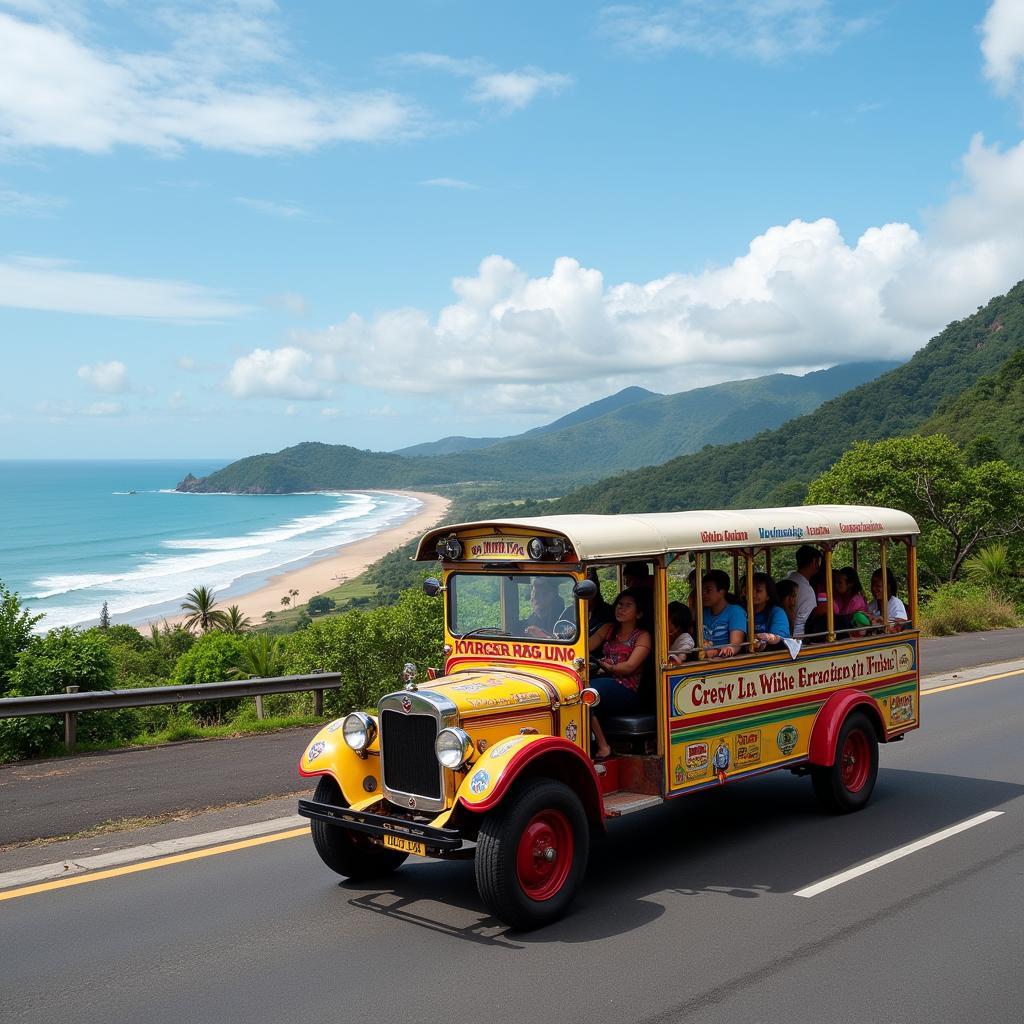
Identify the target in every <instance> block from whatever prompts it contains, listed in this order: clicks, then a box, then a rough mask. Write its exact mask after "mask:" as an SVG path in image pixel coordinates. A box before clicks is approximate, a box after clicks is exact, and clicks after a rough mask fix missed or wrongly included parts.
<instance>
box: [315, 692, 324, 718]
mask: <svg viewBox="0 0 1024 1024" xmlns="http://www.w3.org/2000/svg"><path fill="white" fill-rule="evenodd" d="M313 714H314V715H316V717H317V718H323V716H324V691H323V690H314V691H313Z"/></svg>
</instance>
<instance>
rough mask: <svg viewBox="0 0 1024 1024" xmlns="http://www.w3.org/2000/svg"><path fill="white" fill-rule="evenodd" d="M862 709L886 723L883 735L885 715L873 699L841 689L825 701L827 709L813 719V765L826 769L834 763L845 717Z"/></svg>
mask: <svg viewBox="0 0 1024 1024" xmlns="http://www.w3.org/2000/svg"><path fill="white" fill-rule="evenodd" d="M859 707H866V708H868V709H869V710H870V711H873V712H874V714H875V715H876V716H877V719H878V721H879V722H880V723H882V724H883V733H884V723H885V716H884V715H883V714H882V712H881V711H880V709H879V707H878V703H877V701H875V699H874V698H873V697H871V696H869V695H868V694H866V693H865V692H864V691H863V690H840V691H838V692H837V693H833V694H832V696H831V697H829V699H828V700H827V701H825V706H824V707H823V708H822V709H821V710H820V711H819V712H818V714H817V717H816V718H815V719H814V725H813V726H812V727H811V743H810V747H809V748H808V751H807V760H808V761H809V762H810V763H811V764H816V765H822V766H824V767H829V766H830V765H833V764H835V761H836V742H837V741H838V739H839V730H840V729H841V728H842V727H843V722H844V721H846V716H847V715H848V714H849V713H850V712H851V711H853V710H855V709H856V708H859Z"/></svg>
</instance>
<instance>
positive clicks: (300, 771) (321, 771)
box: [299, 754, 337, 781]
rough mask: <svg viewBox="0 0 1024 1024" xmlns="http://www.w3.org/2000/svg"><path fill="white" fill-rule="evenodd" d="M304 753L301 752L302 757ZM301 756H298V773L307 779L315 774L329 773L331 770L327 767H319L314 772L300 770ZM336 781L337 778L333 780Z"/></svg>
mask: <svg viewBox="0 0 1024 1024" xmlns="http://www.w3.org/2000/svg"><path fill="white" fill-rule="evenodd" d="M305 756H306V755H305V754H303V755H302V757H305ZM302 757H300V758H299V774H300V775H303V776H305V777H306V778H307V779H312V778H315V777H316V776H317V775H331V774H332V772H331V770H330V769H329V768H319V769H317V771H315V772H307V771H303V770H302ZM335 781H337V780H335Z"/></svg>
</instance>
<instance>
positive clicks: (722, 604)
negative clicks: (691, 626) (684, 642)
mask: <svg viewBox="0 0 1024 1024" xmlns="http://www.w3.org/2000/svg"><path fill="white" fill-rule="evenodd" d="M728 595H729V574H728V573H727V572H723V571H722V570H721V569H709V570H708V571H707V572H706V573H705V574H704V580H703V582H702V585H701V601H702V602H703V605H704V617H703V626H704V646H705V649H706V651H707V656H708V657H709V658H732V657H734V656H735V655H737V654H739V652H740V648H741V647H742V646H743V642H744V640H746V638H747V615H746V612H744V611H743V609H742V608H741V607H740V606H739V605H738V604H729V601H728Z"/></svg>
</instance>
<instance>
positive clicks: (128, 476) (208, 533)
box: [0, 460, 421, 629]
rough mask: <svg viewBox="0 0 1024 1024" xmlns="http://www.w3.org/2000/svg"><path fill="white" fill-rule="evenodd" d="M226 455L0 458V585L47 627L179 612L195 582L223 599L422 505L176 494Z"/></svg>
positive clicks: (333, 495)
mask: <svg viewBox="0 0 1024 1024" xmlns="http://www.w3.org/2000/svg"><path fill="white" fill-rule="evenodd" d="M225 461H226V460H219V461H216V462H214V461H210V462H203V461H202V460H189V461H188V462H185V461H182V462H177V461H169V460H168V461H164V460H161V461H135V460H132V461H88V462H85V461H75V462H72V461H67V462H64V461H39V462H35V461H0V579H2V580H3V582H4V584H5V585H6V586H7V588H8V589H9V590H16V591H18V593H19V594H20V595H21V600H22V603H23V604H24V605H26V606H27V607H29V608H30V609H31V610H32V611H33V612H44V613H45V615H46V617H45V619H44V620H43V621H42V622H41V623H40V625H39V628H41V629H52V628H53V627H55V626H66V625H77V624H82V625H84V624H89V623H95V622H96V621H97V620H98V618H99V614H100V609H101V607H102V606H103V602H104V601H106V602H107V606H108V608H109V611H110V615H111V619H112V621H114V622H125V623H132V624H136V623H140V622H144V621H146V620H147V619H151V618H155V617H158V616H161V615H173V614H177V613H178V612H179V610H180V609H179V605H180V603H181V600H182V598H183V597H184V596H185V594H187V593H188V592H189V591H190V590H191V589H192V588H193V587H196V586H199V585H201V584H202V585H206V586H209V587H213V588H214V589H215V590H216V591H217V596H218V601H219V603H220V604H221V605H223V604H224V603H226V599H227V598H230V597H233V596H237V595H239V594H242V593H245V592H247V591H250V590H255V589H256V588H258V587H259V586H261V585H262V584H263V583H265V582H266V580H267V579H268V577H270V576H272V575H274V574H275V573H277V572H280V571H281V570H282V569H285V568H293V567H296V566H298V565H301V564H304V563H306V562H309V561H311V560H312V559H314V558H316V557H317V556H318V555H320V554H323V553H324V552H326V551H328V550H331V549H333V548H336V547H338V546H339V545H342V544H345V543H347V542H350V541H354V540H360V539H362V538H364V537H369V536H371V535H372V534H374V533H378V532H380V531H381V530H384V529H387V528H389V527H392V526H395V525H397V524H398V523H400V522H402V521H403V520H404V519H407V518H408V517H409V516H410V515H412V514H413V513H414V512H416V511H417V510H418V509H419V508H420V507H421V504H420V502H419V501H417V500H416V499H415V498H411V497H407V496H405V495H399V494H390V493H383V492H381V493H377V492H375V493H365V492H359V493H340V492H323V493H311V494H282V495H276V494H258V495H249V494H178V493H177V492H175V490H174V487H175V485H176V484H177V483H178V481H179V480H181V478H182V477H184V476H185V474H186V473H188V472H193V473H195V474H196V475H197V476H202V475H203V474H206V473H209V472H211V471H212V470H214V469H217V468H219V467H220V466H222V465H224V463H225Z"/></svg>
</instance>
